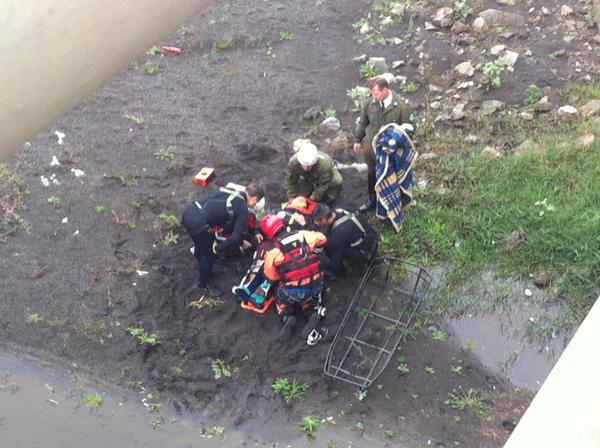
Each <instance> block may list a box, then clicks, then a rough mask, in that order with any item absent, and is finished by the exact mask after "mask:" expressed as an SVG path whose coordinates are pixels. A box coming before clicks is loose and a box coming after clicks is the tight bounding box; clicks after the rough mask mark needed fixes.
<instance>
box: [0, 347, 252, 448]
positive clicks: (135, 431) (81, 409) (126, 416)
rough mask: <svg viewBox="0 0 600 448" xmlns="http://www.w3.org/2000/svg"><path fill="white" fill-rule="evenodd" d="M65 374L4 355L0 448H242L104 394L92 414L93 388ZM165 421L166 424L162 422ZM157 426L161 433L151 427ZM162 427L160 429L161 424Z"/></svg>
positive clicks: (130, 399)
mask: <svg viewBox="0 0 600 448" xmlns="http://www.w3.org/2000/svg"><path fill="white" fill-rule="evenodd" d="M68 378H69V376H68V374H67V373H66V372H60V373H50V372H49V371H44V370H40V369H38V368H36V367H32V366H30V365H26V364H23V363H22V362H20V361H18V360H16V359H15V358H11V357H10V356H9V355H6V354H0V448H15V447H46V448H59V447H60V448H81V447H82V446H86V447H89V448H106V447H108V446H114V447H128V448H129V447H132V448H135V447H144V448H155V447H156V448H163V447H173V448H184V447H185V448H189V447H192V446H193V447H206V448H224V447H237V446H241V445H242V444H243V437H242V436H241V434H238V433H235V432H232V431H230V430H225V433H224V435H223V436H216V435H215V436H214V437H212V438H210V439H209V438H203V437H202V436H201V435H200V426H199V425H198V424H197V423H194V421H193V420H192V419H190V418H187V417H175V416H174V415H168V414H166V413H164V412H160V413H151V412H149V411H148V410H147V409H146V408H144V406H143V405H142V404H141V397H140V396H136V395H135V394H129V393H121V394H118V393H114V392H109V393H106V394H104V393H103V392H100V393H102V394H103V397H104V400H103V403H102V405H101V406H100V407H99V408H97V409H95V410H91V409H90V408H89V407H88V406H87V405H86V401H85V398H84V397H85V395H86V394H88V393H94V392H99V391H100V390H99V389H96V390H94V388H93V387H90V386H88V385H86V386H85V392H84V391H83V390H77V389H78V388H82V387H83V386H82V385H81V384H79V385H77V384H73V383H72V382H71V381H69V380H68ZM161 417H162V418H161ZM153 421H155V425H157V426H158V427H157V429H153V428H152V425H151V423H152V422H153ZM159 422H160V423H159Z"/></svg>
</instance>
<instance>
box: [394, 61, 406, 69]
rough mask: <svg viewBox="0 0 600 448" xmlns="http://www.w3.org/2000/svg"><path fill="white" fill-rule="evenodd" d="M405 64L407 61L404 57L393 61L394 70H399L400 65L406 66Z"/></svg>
mask: <svg viewBox="0 0 600 448" xmlns="http://www.w3.org/2000/svg"><path fill="white" fill-rule="evenodd" d="M405 65H406V62H405V61H403V60H402V59H399V60H397V61H393V62H392V68H393V69H394V70H397V69H399V68H400V67H404V66H405Z"/></svg>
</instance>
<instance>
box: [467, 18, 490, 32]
mask: <svg viewBox="0 0 600 448" xmlns="http://www.w3.org/2000/svg"><path fill="white" fill-rule="evenodd" d="M471 27H472V28H473V32H474V33H476V34H484V33H485V32H486V31H487V30H488V28H489V25H488V23H487V22H486V21H485V19H484V18H483V17H477V18H476V19H475V20H474V21H473V25H471Z"/></svg>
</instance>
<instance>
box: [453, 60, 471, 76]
mask: <svg viewBox="0 0 600 448" xmlns="http://www.w3.org/2000/svg"><path fill="white" fill-rule="evenodd" d="M454 71H455V72H457V73H458V74H459V75H460V76H467V77H469V78H470V77H471V76H473V75H474V74H475V68H474V67H473V64H471V61H465V62H461V63H460V64H458V65H457V66H456V67H454Z"/></svg>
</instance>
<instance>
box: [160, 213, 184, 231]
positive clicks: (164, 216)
mask: <svg viewBox="0 0 600 448" xmlns="http://www.w3.org/2000/svg"><path fill="white" fill-rule="evenodd" d="M158 217H159V218H160V219H161V220H162V221H164V222H165V224H166V225H167V227H168V228H169V229H174V228H176V227H179V226H180V225H181V223H180V222H179V218H178V217H177V216H175V215H173V214H172V213H165V212H163V213H161V214H160V215H158Z"/></svg>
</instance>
